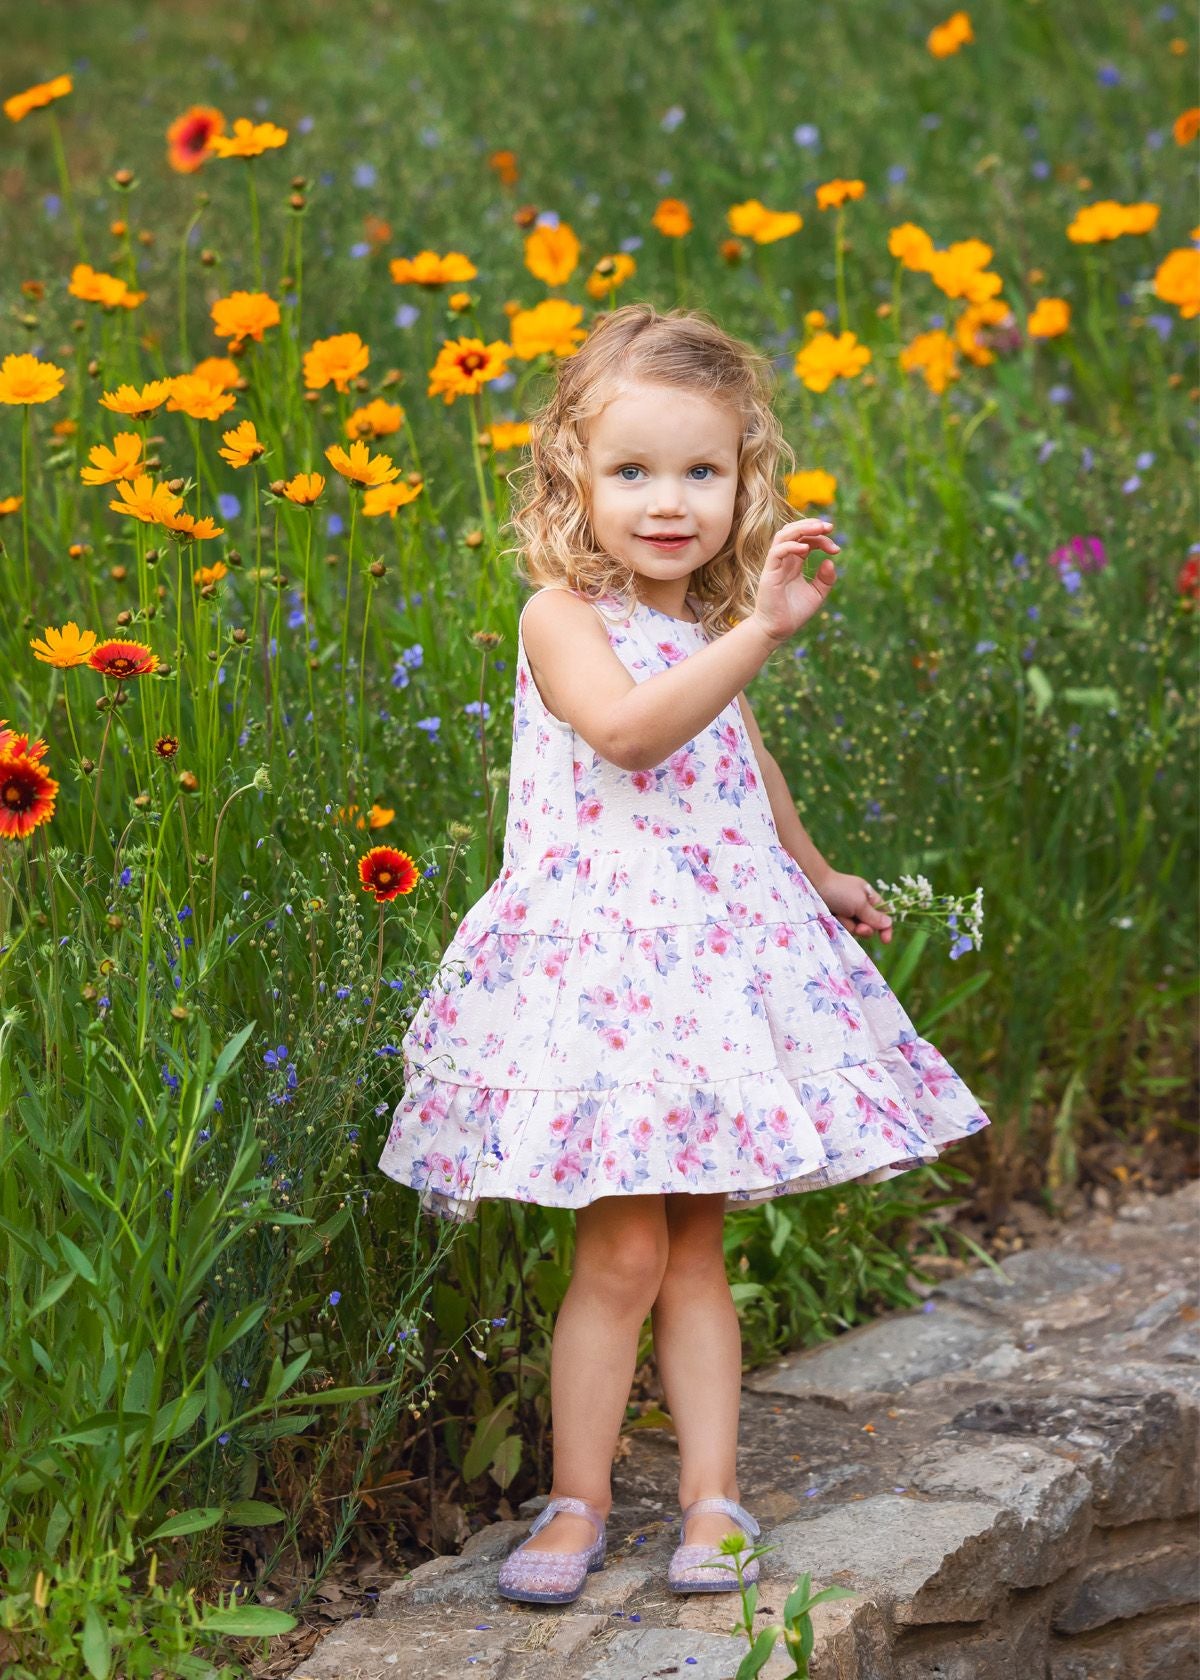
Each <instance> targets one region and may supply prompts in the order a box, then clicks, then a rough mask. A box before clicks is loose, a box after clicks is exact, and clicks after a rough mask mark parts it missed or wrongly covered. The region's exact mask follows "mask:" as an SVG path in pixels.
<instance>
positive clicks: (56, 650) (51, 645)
mask: <svg viewBox="0 0 1200 1680" xmlns="http://www.w3.org/2000/svg"><path fill="white" fill-rule="evenodd" d="M29 645H30V647H31V648H32V649H33V656H34V658H35V659H40V660H41V662H42V664H43V665H55V666H57V667H58V669H59V670H61V671H68V670H70V669H71V667H72V666H73V665H86V664H87V662H88V655H89V653H91V651H92V649H93V648H94V647H95V645H96V632H95V631H94V630H81V629H80V628H79V626H78V624H76V623H75V620H74V619H71V620H69V621H68V622H67V623H66V624H64V625H63V627H62V629H61V630H56V629H55V628H54V626H53V625H47V626H46V630H45V639H44V640H43V639H42V637H40V636H32V637H30V641H29Z"/></svg>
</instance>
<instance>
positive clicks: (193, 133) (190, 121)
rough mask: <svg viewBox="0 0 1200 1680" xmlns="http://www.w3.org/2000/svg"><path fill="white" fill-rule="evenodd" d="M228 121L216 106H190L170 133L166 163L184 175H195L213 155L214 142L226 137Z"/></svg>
mask: <svg viewBox="0 0 1200 1680" xmlns="http://www.w3.org/2000/svg"><path fill="white" fill-rule="evenodd" d="M224 132H225V117H224V114H223V113H222V112H221V111H218V110H217V108H216V106H215V105H190V106H189V107H188V109H187V110H186V111H185V112H184V113H183V115H182V116H180V117H176V118H175V121H174V122H173V123H172V124H171V126H170V128H168V130H167V162H168V163H169V164H170V166H171V168H172V169H175V170H178V172H179V173H180V174H181V175H193V174H195V172H196V170H197V169H199V168H200V166H201V164H203V163H205V162H206V161H207V160H208V159H209V158H210V157H211V156H212V155H213V153H212V145H211V142H212V138H213V136H214V135H215V134H224Z"/></svg>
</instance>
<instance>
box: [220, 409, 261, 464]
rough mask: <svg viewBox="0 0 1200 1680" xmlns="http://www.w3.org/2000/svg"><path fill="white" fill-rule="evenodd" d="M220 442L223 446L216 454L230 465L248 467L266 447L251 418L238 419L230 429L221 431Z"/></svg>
mask: <svg viewBox="0 0 1200 1680" xmlns="http://www.w3.org/2000/svg"><path fill="white" fill-rule="evenodd" d="M221 442H222V443H223V444H224V445H225V448H224V449H218V450H217V454H218V455H219V456H220V457H221V459H222V460H223V461H228V462H229V465H230V466H231V467H248V466H249V465H250V463H251V461H257V460H258V458H259V456H260V455H261V454H263V452H264V451H265V449H266V447H267V446H266V444H265V443H263V441H262V439H261V438H260V437H259V435H258V432H257V431H256V430H255V426H254V422H253V420H242V421H239V423H238V424H237V425H236V426H234V428H233V430H232V431H228V432H222V433H221Z"/></svg>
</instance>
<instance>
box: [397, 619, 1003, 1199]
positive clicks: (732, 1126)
mask: <svg viewBox="0 0 1200 1680" xmlns="http://www.w3.org/2000/svg"><path fill="white" fill-rule="evenodd" d="M531 598H532V597H531ZM593 605H594V606H595V607H596V610H597V611H598V612H599V616H600V617H601V620H602V622H604V623H605V626H606V629H607V632H608V638H609V642H610V644H611V646H612V649H613V652H614V653H615V654H616V656H617V658H618V659H619V660H620V661H621V663H622V664H623V665H624V666H625V668H626V670H627V671H628V672H629V673H630V675H631V676H632V677H633V678H634V680H635V681H636V682H644V681H645V680H646V679H647V678H649V677H652V676H653V675H655V673H656V672H659V671H663V670H666V669H667V668H668V667H669V666H671V665H677V664H678V663H679V662H680V660H683V659H686V658H687V657H688V656H689V654H691V653H694V652H696V651H697V650H698V649H700V648H701V647H703V646H704V645H705V642H706V640H707V636H706V633H705V631H704V629H703V627H702V626H701V625H700V624H699V623H692V622H690V621H687V620H683V619H677V618H675V617H674V616H672V615H670V614H666V613H662V612H659V611H658V610H657V609H655V608H653V607H649V606H646V605H645V604H643V603H638V604H636V605H635V606H634V609H633V612H632V614H631V615H629V616H628V617H626V616H623V615H622V609H621V607H620V604H619V602H618V601H617V600H616V599H615V598H609V597H602V598H601V600H600V602H598V603H593ZM689 605H690V610H692V611H695V610H696V607H695V602H694V601H692V600H691V598H690V597H689ZM521 618H522V619H523V618H524V609H522V614H521ZM402 1053H403V1058H404V1063H403V1065H404V1077H405V1088H404V1094H403V1096H402V1097H401V1099H400V1101H399V1103H398V1104H397V1106H396V1109H395V1113H394V1115H393V1118H392V1124H391V1129H390V1133H389V1136H388V1140H387V1144H386V1147H385V1148H384V1151H383V1154H382V1156H381V1158H380V1162H379V1165H380V1168H381V1169H382V1170H383V1172H385V1173H386V1174H388V1175H389V1176H390V1177H391V1178H394V1179H396V1180H397V1181H398V1182H399V1183H401V1184H406V1185H409V1186H410V1187H411V1188H413V1189H414V1190H417V1191H418V1192H419V1193H420V1205H421V1207H422V1208H423V1209H424V1210H425V1211H426V1212H428V1213H431V1214H435V1215H440V1216H442V1217H444V1218H447V1219H454V1220H465V1219H470V1218H472V1217H473V1216H474V1213H475V1210H476V1207H477V1206H478V1203H479V1202H480V1201H481V1200H482V1199H483V1198H485V1197H486V1198H488V1199H492V1198H501V1199H511V1200H515V1201H521V1202H537V1203H540V1204H542V1205H544V1206H552V1207H566V1208H578V1207H584V1206H586V1205H587V1204H588V1203H590V1202H593V1201H595V1200H596V1199H597V1198H598V1197H600V1196H646V1195H661V1194H684V1195H691V1194H712V1193H713V1192H719V1191H724V1192H725V1194H726V1195H727V1197H728V1198H729V1200H730V1201H731V1202H760V1201H764V1200H766V1199H768V1198H771V1197H774V1196H786V1195H791V1194H793V1193H795V1192H797V1191H803V1190H816V1189H820V1188H822V1187H824V1186H826V1185H831V1184H839V1183H841V1182H843V1181H845V1180H847V1179H859V1180H866V1181H868V1182H872V1183H877V1182H879V1181H881V1180H882V1179H885V1178H893V1177H895V1176H896V1175H897V1174H898V1173H901V1172H904V1171H907V1170H910V1169H911V1168H913V1167H915V1166H917V1165H919V1164H920V1163H921V1162H925V1161H934V1160H936V1159H937V1157H938V1155H939V1154H940V1153H941V1151H942V1150H943V1149H944V1148H945V1147H946V1146H947V1145H948V1144H950V1143H953V1142H955V1141H956V1140H957V1139H959V1138H963V1137H967V1136H969V1134H970V1133H972V1132H976V1131H979V1130H980V1129H981V1128H982V1127H984V1126H986V1125H987V1124H988V1117H987V1116H986V1115H985V1114H984V1113H983V1111H982V1110H981V1108H980V1106H979V1104H978V1102H977V1101H976V1100H975V1098H974V1097H973V1096H972V1094H971V1092H970V1091H969V1090H968V1089H967V1087H966V1085H965V1084H964V1083H963V1081H962V1080H961V1079H960V1078H959V1076H958V1074H956V1073H955V1071H954V1069H953V1068H952V1067H951V1066H950V1065H949V1063H948V1062H947V1061H946V1060H945V1058H944V1057H943V1056H942V1055H941V1053H940V1052H939V1051H938V1050H937V1049H936V1048H935V1046H934V1045H932V1044H931V1043H929V1041H928V1040H927V1039H924V1038H921V1037H919V1036H918V1034H917V1032H916V1029H915V1028H914V1026H913V1024H912V1022H911V1021H910V1020H909V1018H908V1016H907V1015H906V1014H905V1012H904V1010H903V1009H902V1008H901V1006H900V1003H899V1002H898V1000H897V998H896V996H895V993H894V992H893V991H892V990H891V988H890V987H889V986H888V984H887V981H886V980H885V979H884V978H883V976H882V974H881V973H880V972H879V970H878V969H877V968H876V967H875V965H874V963H873V962H872V961H871V959H870V957H869V956H868V955H867V954H866V952H865V951H864V950H863V948H862V946H861V945H859V944H858V943H857V941H856V940H855V939H854V938H853V937H852V936H851V935H850V934H849V933H847V932H846V930H845V929H844V928H843V927H842V925H841V923H840V922H838V921H837V920H836V918H835V917H834V916H833V915H832V914H831V912H830V911H829V909H828V908H827V906H826V905H825V903H824V901H823V900H822V899H821V898H820V897H819V896H818V895H817V893H816V892H815V890H814V889H813V887H812V886H811V885H810V883H809V881H808V878H807V876H806V875H805V874H804V872H803V870H802V869H801V868H800V867H799V865H798V864H797V863H796V862H795V860H794V859H793V858H792V857H791V856H790V854H789V853H788V852H786V851H785V850H784V849H783V847H782V845H781V844H780V840H779V833H778V830H777V829H776V826H775V819H774V817H773V815H772V812H771V807H770V803H769V801H768V797H767V793H766V789H765V787H764V786H763V782H762V777H761V775H760V772H759V767H758V761H757V759H756V757H755V753H754V748H753V745H752V744H751V741H750V737H749V735H748V734H747V731H746V727H745V721H744V719H743V717H742V712H741V708H740V706H739V705H738V702H737V700H736V698H735V699H734V700H732V701H730V703H729V705H727V706H726V707H725V708H724V710H723V711H722V712H721V713H719V715H718V716H717V717H715V718H714V719H713V720H712V722H711V723H710V724H709V726H708V727H707V729H704V730H702V731H701V732H700V733H699V734H698V735H696V736H695V737H694V738H693V739H692V740H690V741H686V742H685V743H684V744H683V745H682V746H680V747H679V748H678V749H677V750H676V751H675V752H674V753H672V754H671V756H670V757H669V758H667V759H665V760H664V761H663V763H661V764H658V765H655V766H654V768H653V769H643V770H623V769H621V768H620V767H619V766H617V765H615V764H612V763H610V762H609V761H608V760H607V759H605V758H603V757H601V756H600V754H599V753H597V752H596V751H595V750H594V749H593V748H592V747H590V746H589V745H588V744H587V742H586V741H584V740H583V738H582V737H581V736H580V735H578V734H577V733H576V732H575V730H574V729H573V728H572V727H571V725H570V724H568V723H565V722H563V721H562V720H561V719H559V718H556V717H555V716H554V715H553V713H552V712H550V711H549V710H548V709H547V707H546V705H545V703H544V701H543V700H542V697H541V695H540V693H539V691H538V688H537V684H536V683H535V682H534V680H533V676H532V673H531V671H530V668H529V664H528V661H527V658H526V654H525V647H524V642H523V640H522V637H521V629H520V624H518V631H517V662H516V679H515V701H514V711H513V731H512V766H511V771H510V776H509V800H508V815H507V824H506V830H505V840H504V856H503V863H502V867H501V871H500V873H499V874H498V875H497V877H496V879H495V880H494V881H493V882H492V884H491V886H490V887H489V888H488V889H487V891H486V892H485V893H484V894H483V895H482V897H481V898H479V899H478V900H477V901H476V902H475V903H474V904H473V905H472V906H471V908H470V909H469V910H468V911H467V913H466V914H465V915H464V916H463V918H462V920H461V922H460V923H459V925H458V927H457V929H456V930H455V933H454V936H453V938H452V940H451V942H450V944H449V946H448V947H447V949H446V951H445V953H444V955H443V958H442V962H441V965H440V967H439V970H438V973H437V975H436V977H435V979H434V980H433V982H432V983H431V985H430V987H429V989H428V990H427V991H425V992H423V994H422V1002H421V1004H420V1007H419V1008H418V1010H417V1012H416V1014H415V1016H414V1017H413V1020H412V1022H411V1025H410V1027H409V1029H408V1032H407V1033H406V1035H405V1037H404V1040H403V1044H402Z"/></svg>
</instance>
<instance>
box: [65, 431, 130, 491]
mask: <svg viewBox="0 0 1200 1680" xmlns="http://www.w3.org/2000/svg"><path fill="white" fill-rule="evenodd" d="M141 459H142V440H141V438H140V437H139V436H138V434H137V433H136V432H118V433H117V435H116V437H115V438H114V439H113V446H112V448H111V449H106V448H105V447H104V445H103V444H102V443H98V444H96V446H95V447H94V448H93V449H89V450H88V460H89V461H91V462H92V465H91V466H90V467H81V468H80V470H79V476H80V478H81V479H82V480H83V482H84V483H85V484H115V483H116V482H117V480H118V479H121V478H137V477H138V476H139V475H140V474H142V473H144V472H145V470H146V469H145V467H143V466H142V465H141Z"/></svg>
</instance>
